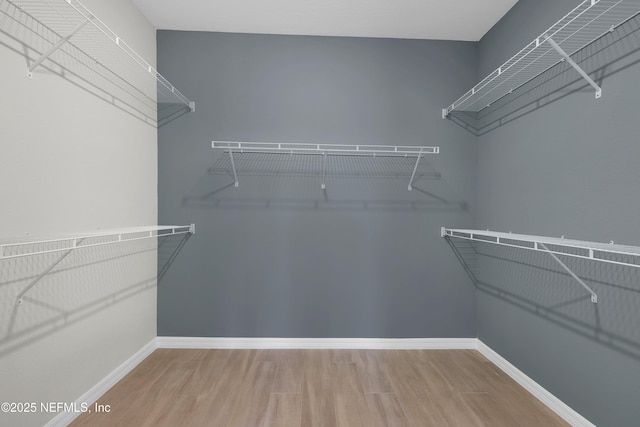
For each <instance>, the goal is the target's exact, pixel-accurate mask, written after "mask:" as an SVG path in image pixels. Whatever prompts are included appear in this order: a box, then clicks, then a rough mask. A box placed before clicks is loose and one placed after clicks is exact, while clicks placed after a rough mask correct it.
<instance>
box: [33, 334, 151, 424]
mask: <svg viewBox="0 0 640 427" xmlns="http://www.w3.org/2000/svg"><path fill="white" fill-rule="evenodd" d="M156 348H157V345H156V339H153V340H151V341H149V343H148V344H146V345H145V346H144V347H142V348H141V349H140V350H138V351H137V352H136V353H135V354H134V355H133V356H131V357H130V358H128V359H127V360H125V361H124V363H122V364H121V365H120V366H118V367H117V368H116V369H114V370H113V371H112V372H111V373H110V374H109V375H107V376H106V377H104V378H103V379H102V380H101V381H100V382H99V383H98V384H96V385H94V386H93V387H91V389H89V391H87V392H86V393H85V394H83V395H82V396H80V397H79V398H78V399H77V400H76V402H75V403H76V407H81V405H82V404H83V403H86V404H87V405H89V406H90V405H92V404H93V403H94V402H96V401H97V400H98V399H99V398H100V397H101V396H102V395H103V394H105V393H106V392H107V390H109V389H110V388H111V387H113V386H114V385H115V384H116V383H117V382H118V381H120V380H121V379H122V378H123V377H124V376H125V375H127V374H128V373H129V372H131V370H132V369H133V368H135V367H136V366H138V365H139V364H140V362H142V361H143V360H144V359H146V358H147V357H148V356H149V355H150V354H151V353H153V351H154V350H155V349H156ZM79 415H80V413H76V412H60V413H59V414H58V415H57V416H56V417H55V418H53V419H52V420H51V421H49V422H48V423H47V424H45V427H65V426H67V425H68V424H69V423H71V422H72V421H73V420H75V419H76V418H77V417H78V416H79Z"/></svg>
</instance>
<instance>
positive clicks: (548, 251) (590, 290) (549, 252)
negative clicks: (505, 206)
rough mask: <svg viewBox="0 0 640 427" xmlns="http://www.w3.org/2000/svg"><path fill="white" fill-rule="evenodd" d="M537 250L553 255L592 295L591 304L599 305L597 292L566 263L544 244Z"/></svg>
mask: <svg viewBox="0 0 640 427" xmlns="http://www.w3.org/2000/svg"><path fill="white" fill-rule="evenodd" d="M535 245H536V248H540V249H542V250H543V251H544V252H546V253H548V254H549V255H551V258H553V259H554V260H555V261H556V262H557V263H558V264H560V266H561V267H562V268H563V269H564V270H565V271H566V272H567V273H569V274H570V275H571V277H573V278H574V279H576V281H577V282H578V283H580V285H581V286H582V287H583V288H585V289H586V290H587V291H588V292H589V293H590V294H591V302H592V303H594V304H597V303H598V295H596V293H595V292H593V289H591V288H590V287H589V286H587V284H586V283H584V281H583V280H582V279H581V278H579V277H578V275H577V274H576V273H574V272H573V271H572V270H571V269H570V268H569V267H567V266H566V264H565V263H563V262H562V261H560V259H559V258H558V257H557V256H556V254H554V253H553V252H551V251H550V250H549V249H548V248H547V247H546V246H545V245H544V244H543V243H536V244H535Z"/></svg>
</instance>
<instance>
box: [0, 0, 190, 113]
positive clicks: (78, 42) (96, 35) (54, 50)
mask: <svg viewBox="0 0 640 427" xmlns="http://www.w3.org/2000/svg"><path fill="white" fill-rule="evenodd" d="M0 12H1V13H3V14H4V15H5V17H6V18H5V19H7V24H6V25H7V26H10V25H11V26H13V27H19V28H20V30H16V31H15V34H19V36H20V37H23V38H25V39H29V41H33V39H38V45H39V46H42V49H45V50H43V51H42V52H39V53H40V57H39V58H37V59H36V60H35V61H33V62H31V63H30V64H28V67H27V70H26V72H27V76H28V77H30V78H34V71H35V70H37V69H38V67H40V66H42V65H44V64H45V63H46V61H47V60H48V59H51V60H54V61H56V62H57V63H60V64H71V63H73V62H76V63H78V64H79V65H81V67H82V69H90V70H92V71H93V72H95V73H97V74H98V75H99V76H100V78H101V79H104V80H107V81H108V82H109V85H110V87H111V88H117V89H118V91H123V92H126V93H127V94H128V95H130V96H132V97H135V98H136V99H137V100H138V101H139V102H141V103H143V104H144V105H146V106H147V107H149V108H154V109H155V108H156V103H173V104H184V105H185V106H187V107H189V108H190V109H191V110H192V111H193V110H194V109H195V103H194V102H193V101H190V100H189V99H188V98H187V97H186V96H184V95H183V94H182V93H181V92H180V91H179V90H178V89H176V88H175V87H174V86H173V85H172V84H171V83H170V82H169V81H168V80H167V79H165V78H164V77H163V76H162V75H161V74H160V73H158V71H157V70H156V69H155V68H154V67H153V66H152V65H151V64H149V63H148V62H147V61H145V60H144V59H143V58H142V57H141V56H140V55H139V54H138V53H136V51H134V50H133V49H132V48H131V47H130V46H129V45H128V44H127V43H125V42H124V41H123V40H122V39H121V38H120V37H119V36H118V35H117V34H116V33H115V32H113V31H112V30H111V29H110V28H109V27H108V26H107V25H106V24H105V23H104V22H103V21H101V20H100V19H99V18H98V17H97V16H96V15H94V14H93V13H92V12H91V11H90V10H89V9H87V8H86V7H85V6H84V5H83V4H82V3H81V2H79V1H78V0H11V1H9V0H0ZM67 66H70V65H67ZM74 71H75V70H74ZM78 73H79V72H78Z"/></svg>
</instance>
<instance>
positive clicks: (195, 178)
mask: <svg viewBox="0 0 640 427" xmlns="http://www.w3.org/2000/svg"><path fill="white" fill-rule="evenodd" d="M477 62H478V56H477V44H475V43H465V42H442V41H415V40H386V39H359V38H332V37H299V36H276V35H244V34H223V33H200V32H174V31H159V32H158V65H159V70H160V72H161V73H162V74H163V75H165V76H167V78H169V79H170V80H171V81H172V83H174V84H175V85H176V86H177V87H179V88H180V89H181V90H182V91H183V92H184V93H189V94H192V95H193V98H194V99H195V101H196V111H195V112H193V113H188V114H184V112H183V111H180V110H172V107H170V106H167V107H166V108H164V109H161V111H160V116H161V118H160V120H161V123H162V124H161V126H160V128H159V147H158V152H159V168H158V169H159V181H158V194H159V220H160V223H163V222H167V221H170V222H179V223H189V222H194V223H196V225H197V228H196V230H197V231H196V234H195V236H194V237H193V238H191V239H190V240H189V242H188V244H186V245H184V247H183V248H182V251H181V252H180V253H179V255H178V256H177V257H175V260H174V261H173V262H172V263H171V267H170V268H168V269H167V270H166V273H165V274H163V275H162V276H161V277H160V281H159V285H158V335H161V336H202V337H310V338H313V337H394V338H403V337H433V338H435V337H447V338H452V337H475V336H476V317H475V288H474V286H473V284H472V282H471V280H469V278H468V277H467V275H466V274H465V273H464V270H463V269H461V268H460V265H459V263H458V261H457V260H456V258H455V255H454V254H453V253H452V252H451V250H450V248H449V246H448V245H447V243H446V241H445V240H444V239H442V238H440V237H439V233H440V227H441V226H445V225H447V226H457V227H470V226H473V225H474V222H473V220H474V216H475V192H476V190H475V179H476V163H477V161H476V137H475V136H474V135H472V134H470V133H469V132H467V131H465V130H464V129H461V128H459V127H456V126H452V125H451V123H449V122H448V121H445V120H442V119H441V118H440V115H441V109H442V107H444V106H445V105H446V104H447V103H448V102H449V101H450V100H451V99H453V98H454V97H455V96H457V95H459V93H460V92H461V90H462V89H463V88H465V87H470V86H471V85H472V84H473V82H474V81H475V79H476V65H477ZM212 140H231V141H265V142H308V143H336V144H378V145H384V144H387V145H422V146H424V145H427V146H431V145H436V146H440V147H441V154H439V155H436V156H431V155H430V156H428V157H426V158H425V159H424V160H423V162H422V163H421V165H420V167H419V169H418V173H417V178H416V182H415V184H414V190H413V191H412V192H409V191H407V184H408V178H409V175H410V174H411V170H412V168H413V166H414V164H413V162H412V161H411V160H407V159H395V160H393V159H392V160H383V159H372V158H369V159H366V158H339V159H336V158H330V159H329V170H330V173H329V177H328V178H327V189H326V191H322V190H321V188H320V181H321V178H320V175H321V164H320V163H319V162H320V158H318V157H290V156H281V155H280V156H273V155H265V154H259V155H255V154H253V155H252V154H242V155H238V156H237V157H236V158H235V162H236V166H237V167H238V171H239V181H240V186H239V187H238V188H235V187H234V186H233V176H232V173H231V164H230V160H229V157H228V155H227V154H224V153H222V152H220V151H217V150H213V149H212V148H211V141H212ZM159 252H160V253H162V248H160V249H159ZM161 263H162V262H160V264H161Z"/></svg>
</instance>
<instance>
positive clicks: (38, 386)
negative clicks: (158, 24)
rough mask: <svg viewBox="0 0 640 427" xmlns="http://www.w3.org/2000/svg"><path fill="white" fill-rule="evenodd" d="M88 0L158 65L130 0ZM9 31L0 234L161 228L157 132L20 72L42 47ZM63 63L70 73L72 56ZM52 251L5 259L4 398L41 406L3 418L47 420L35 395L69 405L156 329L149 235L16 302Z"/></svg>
mask: <svg viewBox="0 0 640 427" xmlns="http://www.w3.org/2000/svg"><path fill="white" fill-rule="evenodd" d="M83 3H85V4H86V6H87V7H88V8H90V9H91V10H92V12H94V13H95V14H96V16H99V17H100V18H101V19H103V20H104V21H105V22H108V23H109V25H110V26H111V27H112V28H113V29H114V30H115V31H117V33H118V34H119V35H121V36H122V37H123V39H125V40H127V42H128V43H129V44H130V45H131V46H133V47H134V48H135V49H136V50H137V51H139V52H140V53H141V54H142V55H143V56H144V57H145V58H147V59H148V60H149V61H150V62H151V63H155V57H156V49H155V46H156V42H155V30H154V28H153V27H152V26H151V25H150V24H149V22H148V21H147V20H146V19H145V18H144V16H143V15H142V14H141V13H140V12H139V11H138V9H137V8H136V7H135V6H134V5H133V4H132V3H131V2H130V1H129V0H112V1H108V2H106V1H98V0H86V1H83ZM3 23H4V21H3ZM7 25H8V24H7ZM6 28H7V27H5V26H4V24H3V25H2V26H0V63H1V64H2V79H1V81H0V91H1V92H2V96H1V97H0V121H1V122H2V125H1V126H0V135H1V136H0V140H1V149H0V183H1V184H0V200H1V205H2V209H1V211H2V213H1V214H0V217H1V218H2V221H0V236H2V237H9V236H14V237H22V238H24V239H29V238H33V239H34V240H35V239H38V238H39V237H54V238H55V237H61V236H66V235H69V234H75V233H91V232H95V231H97V229H98V227H99V228H100V229H101V230H108V229H111V228H118V229H119V228H122V227H132V226H142V225H156V224H157V223H158V222H157V129H156V127H155V126H153V125H150V124H147V123H145V122H144V121H142V120H140V119H138V118H136V117H135V116H133V115H131V114H128V113H127V112H126V111H123V110H122V109H120V108H117V106H115V105H113V104H111V103H110V102H108V100H107V98H106V97H100V96H97V95H96V88H95V87H92V86H83V84H82V80H81V79H78V78H75V77H74V76H73V75H72V74H69V73H66V74H64V75H60V74H58V73H55V72H54V71H55V70H57V68H56V67H48V65H50V64H49V63H47V62H46V61H45V62H44V63H43V64H42V66H40V67H38V68H37V69H36V70H35V71H34V76H33V78H32V79H29V78H27V76H26V69H27V65H28V63H30V62H32V61H34V60H35V58H37V57H38V54H37V53H36V52H33V51H32V50H30V49H28V48H26V47H25V45H23V44H22V43H20V41H19V40H16V39H13V38H11V36H10V35H8V34H7V33H6V32H5V31H3V30H4V29H6ZM13 28H15V29H17V30H16V31H22V30H19V29H18V28H19V27H13ZM22 35H24V36H25V39H26V40H27V42H28V41H29V40H30V37H31V36H30V35H29V33H28V32H27V31H26V30H24V33H23V34H22ZM25 52H26V53H25ZM64 65H65V66H68V67H70V69H72V70H77V69H75V68H73V67H75V64H74V63H73V61H69V62H67V63H65V64H64ZM27 233H28V235H27ZM59 256H60V254H59V253H54V254H49V255H36V256H31V257H25V258H19V259H15V260H5V261H2V264H1V265H0V302H1V307H0V327H1V329H0V384H2V385H1V386H0V401H2V402H38V411H37V412H36V413H33V414H0V424H2V425H20V426H31V425H33V426H41V425H43V424H45V423H46V422H47V421H49V420H50V419H51V418H53V417H54V416H55V415H57V413H55V412H53V413H46V412H43V411H40V407H39V402H66V403H71V402H74V401H75V400H76V399H77V398H79V397H80V396H81V395H83V394H84V393H85V392H87V391H88V390H89V389H91V387H93V386H94V385H96V384H97V383H98V382H99V381H100V380H102V379H103V378H105V377H106V376H107V375H108V374H109V373H111V372H112V371H113V370H114V369H115V368H116V367H118V366H119V365H120V364H122V363H123V362H124V361H125V360H127V359H128V358H130V357H131V356H132V355H134V354H135V353H136V352H137V351H139V350H140V349H141V348H143V347H144V346H145V345H146V344H148V343H149V342H150V341H151V340H152V339H154V338H155V336H156V288H155V285H156V275H157V271H156V270H157V269H156V265H157V250H156V243H155V242H154V241H153V240H151V239H150V240H145V241H141V242H131V243H124V244H119V245H109V246H103V247H99V248H92V249H82V250H80V249H79V250H76V251H74V252H73V253H71V254H69V256H67V257H66V258H65V259H64V260H63V261H62V262H61V263H60V264H58V265H57V266H56V267H55V268H54V269H53V270H52V271H51V272H50V273H49V274H48V275H46V276H45V277H43V279H42V280H41V281H40V282H38V284H37V285H36V286H34V287H33V288H32V289H31V290H30V291H29V293H28V294H27V295H25V298H24V301H23V303H22V304H21V305H19V306H16V305H15V303H16V300H15V299H16V295H17V294H18V293H19V292H20V291H21V290H22V289H23V288H24V287H25V286H26V284H28V283H29V282H30V281H31V280H33V279H34V278H36V277H37V276H38V275H39V274H40V273H42V272H43V271H45V270H46V269H47V267H48V266H49V265H51V264H52V263H53V262H55V260H56V259H57V258H58V257H59Z"/></svg>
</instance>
